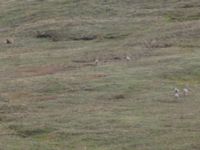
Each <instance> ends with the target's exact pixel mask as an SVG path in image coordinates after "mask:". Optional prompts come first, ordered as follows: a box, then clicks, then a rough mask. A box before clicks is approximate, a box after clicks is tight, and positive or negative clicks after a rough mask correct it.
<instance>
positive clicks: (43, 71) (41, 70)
mask: <svg viewBox="0 0 200 150" xmlns="http://www.w3.org/2000/svg"><path fill="white" fill-rule="evenodd" d="M65 70H66V67H65V66H64V65H46V66H38V67H32V68H31V67H22V68H19V69H18V70H17V73H18V74H19V75H20V76H23V77H30V76H42V75H48V74H55V73H57V72H62V71H65Z"/></svg>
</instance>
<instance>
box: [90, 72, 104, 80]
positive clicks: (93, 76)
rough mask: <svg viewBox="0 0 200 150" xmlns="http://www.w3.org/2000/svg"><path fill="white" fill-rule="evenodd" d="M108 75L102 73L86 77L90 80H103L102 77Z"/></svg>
mask: <svg viewBox="0 0 200 150" xmlns="http://www.w3.org/2000/svg"><path fill="white" fill-rule="evenodd" d="M107 76H108V75H107V74H104V73H98V74H93V75H89V76H88V77H87V79H89V80H91V79H94V80H95V79H99V78H104V77H107Z"/></svg>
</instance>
